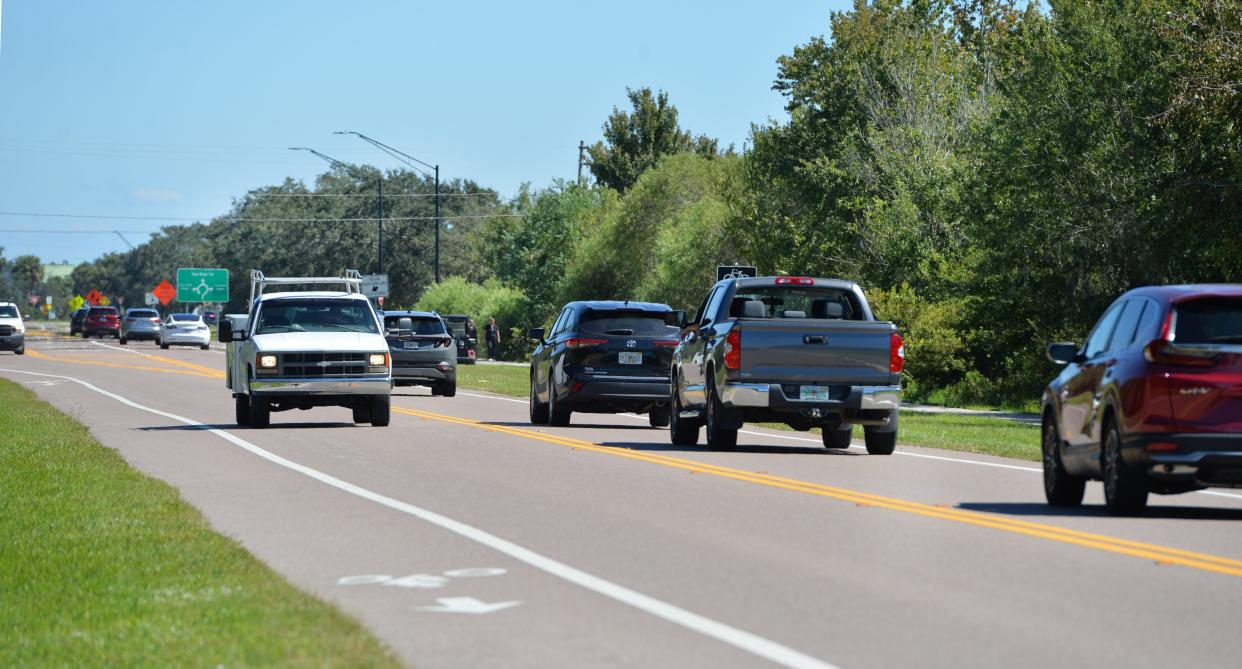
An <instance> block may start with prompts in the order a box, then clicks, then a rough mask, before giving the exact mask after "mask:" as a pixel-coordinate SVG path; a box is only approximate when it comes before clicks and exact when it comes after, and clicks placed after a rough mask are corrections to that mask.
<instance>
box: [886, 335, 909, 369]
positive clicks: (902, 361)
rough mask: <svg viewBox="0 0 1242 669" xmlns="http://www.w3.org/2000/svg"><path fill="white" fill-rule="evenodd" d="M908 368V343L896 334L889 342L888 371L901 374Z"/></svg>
mask: <svg viewBox="0 0 1242 669" xmlns="http://www.w3.org/2000/svg"><path fill="white" fill-rule="evenodd" d="M905 367H906V342H905V341H904V340H902V338H901V335H899V334H897V333H896V332H894V333H893V336H892V337H890V338H889V340H888V371H889V373H890V374H900V373H901V370H903V369H905Z"/></svg>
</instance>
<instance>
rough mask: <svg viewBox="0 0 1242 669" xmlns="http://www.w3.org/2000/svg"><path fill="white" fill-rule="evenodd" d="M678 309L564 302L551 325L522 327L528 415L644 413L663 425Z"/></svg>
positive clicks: (546, 419) (548, 418)
mask: <svg viewBox="0 0 1242 669" xmlns="http://www.w3.org/2000/svg"><path fill="white" fill-rule="evenodd" d="M680 317H681V312H675V311H673V310H672V308H671V307H669V306H668V305H667V304H653V303H648V302H619V301H592V302H570V303H569V304H566V305H565V306H564V307H563V308H562V309H561V313H560V315H559V316H557V318H556V321H555V322H554V323H553V325H552V329H551V330H550V331H549V332H547V333H546V334H545V332H544V329H543V328H535V329H532V330H530V332H529V333H528V334H529V336H530V338H531V339H532V340H534V341H535V342H536V343H537V344H538V346H537V347H536V348H535V351H534V353H532V354H531V358H530V400H529V402H530V422H531V423H536V424H539V423H547V424H549V425H557V426H564V425H568V424H569V419H570V415H571V414H572V413H573V412H574V411H581V412H584V413H619V412H622V411H632V412H634V413H645V414H647V417H648V421H649V422H650V423H651V425H652V426H653V427H663V426H665V425H668V420H669V408H668V396H669V395H668V393H669V390H668V388H669V377H668V374H669V364H670V362H672V352H673V347H674V346H676V345H677V335H678V332H679V330H678V327H677V326H678V324H679V323H678V321H679V319H680Z"/></svg>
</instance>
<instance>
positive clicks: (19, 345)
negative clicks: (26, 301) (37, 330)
mask: <svg viewBox="0 0 1242 669" xmlns="http://www.w3.org/2000/svg"><path fill="white" fill-rule="evenodd" d="M0 351H12V352H14V353H16V354H17V355H22V354H23V353H25V352H26V323H25V322H24V321H23V320H22V314H21V312H20V311H18V310H17V305H16V304H13V303H12V302H0Z"/></svg>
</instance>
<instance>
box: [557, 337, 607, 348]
mask: <svg viewBox="0 0 1242 669" xmlns="http://www.w3.org/2000/svg"><path fill="white" fill-rule="evenodd" d="M607 343H608V340H607V339H583V338H581V337H574V338H572V339H566V340H565V348H588V347H590V346H599V345H600V344H607Z"/></svg>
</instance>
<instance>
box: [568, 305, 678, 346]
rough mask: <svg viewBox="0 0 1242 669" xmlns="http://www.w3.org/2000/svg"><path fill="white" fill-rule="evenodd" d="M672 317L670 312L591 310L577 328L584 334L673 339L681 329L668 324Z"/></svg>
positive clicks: (584, 315) (583, 316)
mask: <svg viewBox="0 0 1242 669" xmlns="http://www.w3.org/2000/svg"><path fill="white" fill-rule="evenodd" d="M672 317H673V316H672V312H655V311H637V310H630V311H626V310H618V311H609V310H602V309H601V310H593V311H588V312H586V313H585V314H583V315H582V321H581V322H580V323H579V324H578V329H579V330H580V331H581V332H583V333H585V334H596V335H612V336H616V337H630V336H634V337H672V338H674V339H675V338H677V337H678V336H679V335H680V334H681V331H680V330H678V329H677V326H675V325H669V324H668V322H667V321H668V320H669V319H671V318H672Z"/></svg>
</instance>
